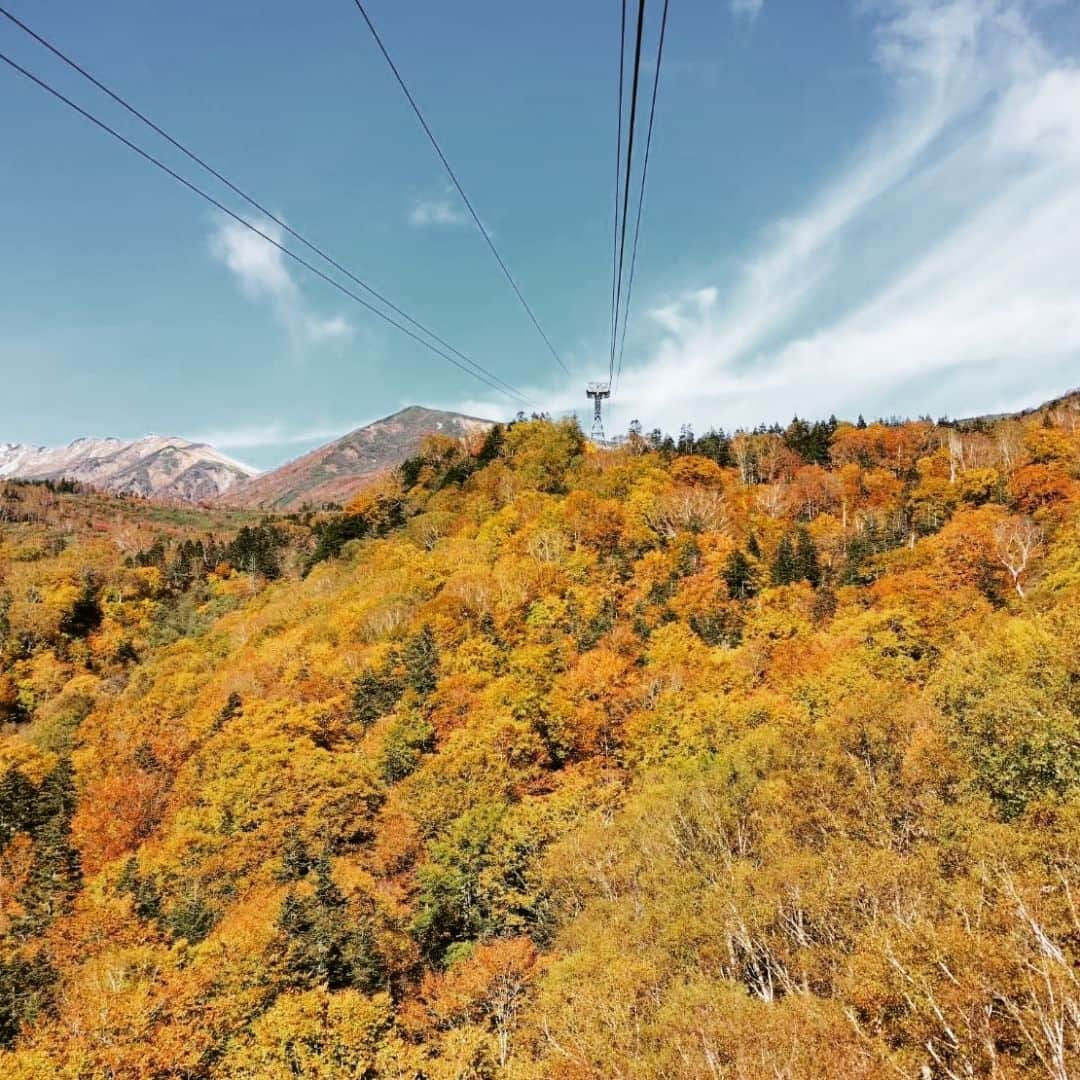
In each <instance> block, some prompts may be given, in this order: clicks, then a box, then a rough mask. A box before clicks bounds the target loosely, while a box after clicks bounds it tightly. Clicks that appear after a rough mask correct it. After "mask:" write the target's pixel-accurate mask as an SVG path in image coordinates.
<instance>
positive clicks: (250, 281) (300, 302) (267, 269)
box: [210, 218, 355, 350]
mask: <svg viewBox="0 0 1080 1080" xmlns="http://www.w3.org/2000/svg"><path fill="white" fill-rule="evenodd" d="M258 228H259V229H260V230H261V231H262V232H264V233H265V234H266V235H267V236H269V237H271V238H273V240H275V241H277V242H280V241H281V240H282V237H283V233H282V230H281V229H280V228H279V227H278V226H277V225H275V224H273V222H259V223H258ZM210 252H211V254H212V255H213V257H214V258H215V259H216V260H217V261H218V262H220V263H222V264H223V265H224V266H225V267H227V268H228V270H229V272H230V273H231V274H232V275H233V277H234V278H235V280H236V282H237V283H238V284H239V286H240V288H241V290H242V292H243V293H244V295H245V296H247V297H248V299H250V300H252V301H254V302H256V303H265V304H267V305H268V306H269V308H270V310H271V311H272V312H273V314H274V317H275V319H276V320H277V321H278V323H279V324H280V325H281V326H282V328H283V329H284V330H285V332H286V333H287V335H288V338H289V342H290V345H291V347H292V348H293V349H294V350H303V349H305V348H309V347H312V346H319V345H327V344H331V343H333V342H340V341H347V340H349V339H350V338H352V336H353V334H354V333H355V331H354V328H353V326H352V324H351V323H350V322H349V321H348V320H347V319H346V318H345V317H344V316H343V315H333V316H330V317H324V316H321V315H318V314H316V313H315V312H314V311H313V310H312V308H311V307H310V305H309V303H308V301H307V299H306V297H305V296H304V294H303V291H302V290H301V288H300V286H299V285H298V284H297V282H296V280H295V279H294V278H293V276H292V274H291V273H290V270H289V267H288V266H287V265H286V263H285V256H284V254H283V253H282V252H281V251H280V250H279V249H278V248H276V247H274V245H273V244H270V243H268V242H267V241H266V240H264V239H263V238H262V237H261V236H259V235H258V234H257V233H253V232H252V231H251V230H250V229H246V228H244V226H243V225H241V224H240V223H239V222H237V221H230V220H228V219H225V218H222V219H221V220H219V221H217V222H216V224H215V226H214V230H213V232H212V234H211V236H210Z"/></svg>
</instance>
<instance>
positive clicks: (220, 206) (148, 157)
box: [0, 52, 507, 394]
mask: <svg viewBox="0 0 1080 1080" xmlns="http://www.w3.org/2000/svg"><path fill="white" fill-rule="evenodd" d="M0 60H2V61H3V62H4V63H5V64H7V65H8V66H9V67H11V68H14V70H15V71H17V72H18V73H19V74H20V75H22V76H23V77H24V78H26V79H29V80H30V81H31V82H32V83H35V84H36V85H37V86H38V87H40V88H41V89H42V90H44V91H45V92H46V93H48V94H51V95H52V96H53V97H54V98H56V99H57V100H58V101H61V102H63V103H64V104H65V105H67V106H68V107H69V108H71V109H73V110H74V111H75V112H77V113H78V114H79V115H80V116H82V117H83V118H84V119H86V120H89V121H90V123H92V124H94V125H95V126H96V127H98V128H100V129H101V130H102V131H104V132H106V133H107V134H109V135H111V136H112V137H113V138H114V139H116V140H117V141H119V142H121V143H123V144H124V145H125V146H126V147H127V148H128V149H129V150H132V151H134V152H135V153H136V154H138V155H139V157H141V158H143V159H144V160H145V161H147V162H149V163H150V164H151V165H154V166H155V167H156V168H158V169H160V170H161V171H162V172H164V173H166V174H167V175H168V176H170V177H172V179H174V180H175V181H176V182H177V183H179V184H181V185H182V186H183V187H185V188H187V189H188V190H189V191H191V192H192V193H193V194H195V195H198V196H199V198H201V199H204V200H205V201H206V202H208V203H209V204H210V205H211V206H213V207H214V208H215V209H217V210H220V211H221V212H222V213H223V214H225V215H227V216H228V217H230V218H231V219H232V220H233V221H235V222H236V223H237V224H239V225H242V226H243V227H244V228H245V229H248V230H250V231H251V232H253V233H255V235H256V236H261V237H262V238H263V240H265V241H266V242H267V243H268V244H270V245H272V246H273V247H275V248H277V249H278V251H280V252H282V254H284V255H287V256H288V257H289V258H290V259H292V260H294V261H295V262H297V263H299V264H300V265H301V266H303V267H304V268H306V269H307V270H310V271H311V273H313V274H315V275H316V277H319V278H321V279H322V280H323V281H325V282H326V283H327V284H329V285H332V286H333V287H334V288H335V289H337V290H338V292H341V293H343V294H344V295H345V296H348V297H349V298H350V299H352V300H355V301H356V303H358V304H360V305H361V306H362V307H364V308H367V310H368V311H371V312H373V313H374V314H376V315H378V317H379V318H380V319H382V320H384V321H385V322H388V323H389V324H390V325H391V326H393V327H396V328H397V329H398V330H400V331H401V332H402V333H403V334H405V335H407V336H408V337H410V338H412V339H413V340H414V341H417V342H419V343H420V344H421V345H423V346H424V347H425V348H426V349H428V350H430V351H431V352H433V353H435V355H436V356H440V357H442V358H443V359H444V360H446V361H447V362H448V363H451V364H453V365H454V367H456V368H458V369H459V370H461V371H463V372H465V374H466V375H471V376H472V377H473V378H474V379H477V380H479V381H480V382H482V383H486V384H487V385H488V386H490V387H491V388H492V389H493V390H497V391H498V392H499V393H502V394H506V393H507V391H506V390H504V389H503V388H502V387H500V386H499V385H498V384H497V383H495V382H494V381H493V380H492V379H489V378H487V376H486V375H482V374H480V373H479V372H476V371H473V370H472V369H470V368H468V367H466V366H465V365H464V364H462V363H461V362H459V361H458V360H455V359H454V357H453V356H451V355H450V354H449V353H447V352H444V351H443V350H442V349H440V348H438V347H437V346H435V345H432V344H431V342H429V341H426V340H425V339H424V338H422V337H421V336H420V335H419V334H417V333H415V332H414V331H412V330H410V329H409V328H408V327H407V326H403V325H402V324H401V323H399V322H397V321H396V320H395V319H393V318H392V317H391V316H389V315H387V314H386V313H385V312H383V311H380V310H379V309H378V308H377V307H375V305H374V304H372V303H370V302H369V301H367V300H365V299H364V298H363V297H362V296H360V295H359V294H358V293H355V292H353V291H352V290H351V289H349V288H348V287H347V286H345V285H342V284H341V282H340V281H337V280H335V279H334V278H332V277H331V276H330V275H329V274H327V273H324V272H323V271H322V270H320V269H319V268H318V267H317V266H314V265H312V264H311V263H310V262H308V261H307V260H306V259H305V258H304V257H303V256H302V255H297V254H296V252H295V251H292V250H290V249H289V248H287V247H286V246H285V245H284V244H282V243H280V242H279V241H277V240H275V239H274V238H273V237H272V236H269V235H267V234H266V233H265V232H263V231H262V229H260V228H258V227H257V226H256V225H253V224H252V223H251V222H250V221H247V220H245V219H244V218H242V217H241V216H240V215H239V214H237V213H236V212H235V211H233V210H230V209H229V208H228V207H227V206H225V204H224V203H222V202H220V201H219V200H218V199H216V198H214V196H213V195H211V194H209V193H208V192H206V191H204V190H203V189H202V188H200V187H199V186H198V185H197V184H194V183H192V182H191V181H190V180H188V179H186V178H185V177H183V176H181V175H180V174H179V173H178V172H176V171H174V170H173V169H171V168H169V166H168V165H166V164H165V163H164V162H163V161H161V160H159V159H158V158H156V157H154V155H153V154H151V153H150V152H149V151H147V150H144V149H143V148H142V147H141V146H139V145H137V144H136V143H134V142H132V141H131V140H130V139H128V138H127V137H125V136H124V135H121V134H120V132H119V131H117V130H116V129H115V128H112V127H110V126H109V125H108V124H107V123H105V121H104V120H100V119H99V118H98V117H96V116H94V114H93V113H91V112H89V111H87V110H86V109H84V108H83V107H82V106H81V105H78V104H76V103H75V102H74V101H72V100H71V98H69V97H67V96H66V95H64V94H63V93H61V92H60V91H59V90H57V89H56V88H55V87H53V86H51V85H49V83H47V82H46V81H45V80H44V79H40V78H38V76H37V75H34V74H33V73H32V72H30V71H28V70H27V69H26V68H24V67H23V66H22V65H21V64H19V63H17V62H16V61H15V60H12V59H11V57H10V56H8V55H7V54H6V53H3V52H0Z"/></svg>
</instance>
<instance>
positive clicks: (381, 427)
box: [220, 405, 492, 510]
mask: <svg viewBox="0 0 1080 1080" xmlns="http://www.w3.org/2000/svg"><path fill="white" fill-rule="evenodd" d="M491 426H492V421H490V420H480V419H478V418H477V417H474V416H463V415H462V414H460V413H452V412H443V411H441V410H438V409H425V408H422V407H421V406H419V405H410V406H409V407H408V408H405V409H402V410H401V411H400V412H396V413H394V414H393V416H387V417H385V418H384V419H382V420H376V421H375V422H374V423H372V424H368V425H366V426H365V427H362V428H357V429H356V430H355V431H351V432H349V434H348V435H344V436H342V437H341V438H340V439H337V440H335V441H334V442H332V443H328V444H327V445H326V446H321V447H319V448H318V449H317V450H312V451H311V453H309V454H305V455H304V456H303V457H300V458H297V459H296V460H295V461H290V462H288V463H287V464H285V465H282V466H281V468H279V469H274V470H272V471H271V472H266V473H263V474H261V475H259V476H256V477H254V478H253V479H250V480H245V481H244V482H243V483H240V484H236V485H235V486H233V487H231V488H229V490H228V491H226V492H225V493H224V495H223V496H222V497H221V500H220V501H221V502H223V503H225V504H226V505H229V506H240V507H259V508H261V509H265V510H296V509H299V508H300V507H303V506H315V507H317V506H321V505H323V504H324V503H343V502H346V501H347V500H348V499H349V498H350V497H351V496H352V495H353V494H355V492H356V491H357V489H358V488H359V487H360V486H361V485H362V484H363V483H364V481H365V480H369V479H371V478H372V477H374V476H378V475H380V474H381V473H385V472H387V471H389V470H390V469H392V468H394V467H395V466H397V465H400V464H401V462H403V461H404V460H405V459H406V458H408V457H411V456H412V455H413V454H415V453H416V452H417V451H418V450H419V449H420V444H421V443H422V442H423V440H424V438H425V437H426V436H428V435H447V436H450V437H451V438H465V437H468V436H471V435H476V434H480V433H482V432H484V431H487V429H488V428H490V427H491Z"/></svg>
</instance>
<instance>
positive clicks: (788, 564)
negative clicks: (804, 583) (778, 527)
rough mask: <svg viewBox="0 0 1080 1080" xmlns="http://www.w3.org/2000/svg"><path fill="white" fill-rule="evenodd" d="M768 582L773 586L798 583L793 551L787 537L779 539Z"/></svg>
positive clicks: (789, 539)
mask: <svg viewBox="0 0 1080 1080" xmlns="http://www.w3.org/2000/svg"><path fill="white" fill-rule="evenodd" d="M770 580H771V581H772V583H773V584H774V585H790V584H791V583H792V582H793V581H798V568H797V564H796V562H795V549H794V548H793V547H792V544H791V537H789V536H787V535H785V536H783V537H781V538H780V544H779V545H778V547H777V549H776V558H775V559H774V560H773V564H772V570H771V572H770Z"/></svg>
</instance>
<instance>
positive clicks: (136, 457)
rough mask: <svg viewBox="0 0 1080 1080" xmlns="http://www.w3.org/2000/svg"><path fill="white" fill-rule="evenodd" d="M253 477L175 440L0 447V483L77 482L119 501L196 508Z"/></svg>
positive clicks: (205, 449)
mask: <svg viewBox="0 0 1080 1080" xmlns="http://www.w3.org/2000/svg"><path fill="white" fill-rule="evenodd" d="M253 475H254V474H253V472H252V471H251V470H250V469H248V468H247V467H246V466H244V465H241V464H240V463H239V462H236V461H233V460H232V459H231V458H228V457H226V456H225V455H224V454H222V453H221V452H220V451H218V450H215V449H214V448H213V447H212V446H208V445H207V444H206V443H193V442H190V441H189V440H187V439H180V438H176V437H174V436H166V435H147V436H146V437H145V438H142V439H136V440H134V441H131V442H125V441H123V440H122V439H115V438H104V439H76V440H75V441H74V442H73V443H71V444H70V445H68V446H65V447H54V448H50V447H45V446H24V445H22V444H19V443H0V478H3V477H10V478H18V479H23V480H61V479H68V480H78V481H80V482H81V483H84V484H88V485H90V486H91V487H96V488H100V489H102V490H105V491H113V492H116V493H117V494H122V495H142V496H145V497H154V498H159V499H179V500H183V501H185V502H200V501H205V500H208V499H212V498H214V497H216V496H218V495H220V494H221V493H222V492H224V491H227V490H228V489H229V488H231V487H232V486H233V485H234V484H236V483H237V482H238V481H241V480H245V479H247V478H248V477H250V476H253Z"/></svg>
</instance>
